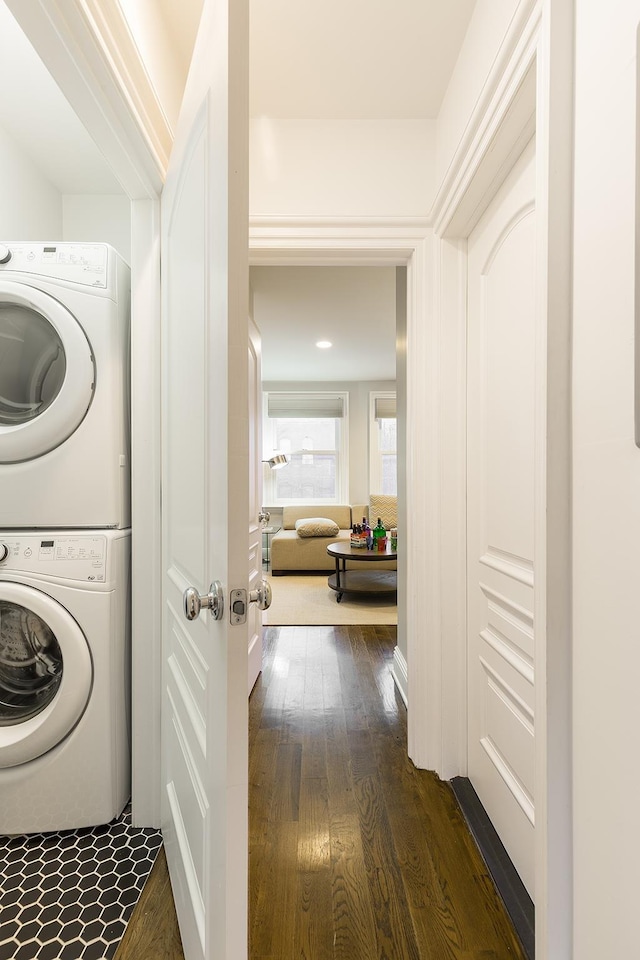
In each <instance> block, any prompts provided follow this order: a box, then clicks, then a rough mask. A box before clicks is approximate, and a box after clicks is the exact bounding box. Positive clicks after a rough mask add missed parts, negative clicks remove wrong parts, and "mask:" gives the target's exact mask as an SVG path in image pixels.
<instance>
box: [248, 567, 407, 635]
mask: <svg viewBox="0 0 640 960" xmlns="http://www.w3.org/2000/svg"><path fill="white" fill-rule="evenodd" d="M268 577H269V581H270V583H271V590H272V594H273V599H272V602H271V606H270V607H269V609H268V610H265V611H264V613H263V614H262V622H263V624H264V625H265V626H287V627H288V626H298V625H299V626H310V625H316V624H329V625H331V624H367V623H373V624H389V623H397V622H398V608H397V606H396V603H395V599H394V600H392V599H390V598H389V597H380V598H377V597H372V596H361V597H360V596H358V595H357V594H353V593H345V594H344V595H343V597H342V600H341V601H340V603H337V601H336V592H335V590H330V589H329V587H328V586H327V575H326V574H318V575H314V574H307V575H302V576H296V575H293V574H290V575H285V576H282V577H272V576H271V575H270V574H269V575H268Z"/></svg>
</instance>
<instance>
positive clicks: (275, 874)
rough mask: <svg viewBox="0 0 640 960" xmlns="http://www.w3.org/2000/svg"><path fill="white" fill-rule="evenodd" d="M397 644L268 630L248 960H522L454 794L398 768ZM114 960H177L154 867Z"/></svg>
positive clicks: (258, 720)
mask: <svg viewBox="0 0 640 960" xmlns="http://www.w3.org/2000/svg"><path fill="white" fill-rule="evenodd" d="M395 637H396V628H395V627H370V626H367V627H347V626H343V627H269V628H267V629H266V631H265V652H266V656H265V665H264V670H263V673H262V675H261V677H260V678H259V679H258V682H257V684H256V687H255V688H254V690H253V693H252V695H251V699H250V771H249V776H250V787H249V789H250V797H249V806H250V817H249V822H250V856H249V874H250V882H249V936H250V960H525V954H524V952H523V951H522V949H521V947H520V944H519V943H518V940H517V938H516V935H515V933H514V930H513V927H512V925H511V922H510V920H509V918H508V917H507V915H506V913H505V911H504V908H503V905H502V901H501V900H500V898H499V897H498V895H497V893H496V890H495V888H494V885H493V882H492V880H491V878H490V876H489V875H488V873H487V870H486V867H485V865H484V863H483V861H482V859H481V857H480V855H479V853H478V851H477V849H476V847H475V844H474V842H473V840H472V838H471V836H470V834H469V832H468V830H467V827H466V824H465V823H464V820H463V818H462V815H461V813H460V810H459V808H458V806H457V803H456V800H455V798H454V796H453V792H452V791H451V788H450V787H449V785H448V784H446V783H443V782H441V781H439V780H438V779H437V777H435V776H434V775H433V774H431V773H428V772H426V771H423V770H417V769H416V768H415V767H414V766H413V764H412V763H411V761H410V760H409V759H408V758H407V747H406V711H405V708H404V705H403V703H402V701H401V700H400V698H399V696H398V694H397V692H396V689H395V685H394V683H393V679H392V677H391V672H390V669H391V663H392V657H393V648H394V646H395V642H396V640H395ZM147 888H148V889H147ZM115 960H183V954H182V950H181V947H180V941H179V934H178V931H177V926H176V921H175V911H174V910H173V903H172V902H171V893H170V885H169V883H168V877H167V874H166V862H165V861H164V858H159V860H158V863H157V864H156V867H154V870H153V872H152V876H151V877H150V879H149V881H148V884H147V887H145V890H144V892H143V896H142V898H141V900H140V902H139V903H138V905H137V907H136V910H135V911H134V915H133V918H132V921H131V922H130V924H129V928H128V929H127V933H126V934H125V938H124V940H123V941H122V943H121V945H120V948H119V950H118V953H117V954H116V958H115ZM227 960H235V958H231V957H230V958H227Z"/></svg>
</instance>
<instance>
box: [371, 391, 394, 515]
mask: <svg viewBox="0 0 640 960" xmlns="http://www.w3.org/2000/svg"><path fill="white" fill-rule="evenodd" d="M369 493H382V494H387V495H389V496H396V495H397V493H398V455H397V419H396V395H395V393H370V394H369Z"/></svg>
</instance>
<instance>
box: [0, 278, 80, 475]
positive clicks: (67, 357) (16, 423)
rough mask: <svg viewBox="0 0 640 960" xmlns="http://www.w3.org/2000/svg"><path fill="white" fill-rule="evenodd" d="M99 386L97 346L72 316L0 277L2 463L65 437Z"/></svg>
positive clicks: (35, 292)
mask: <svg viewBox="0 0 640 960" xmlns="http://www.w3.org/2000/svg"><path fill="white" fill-rule="evenodd" d="M94 386H95V369H94V359H93V356H92V354H91V347H90V345H89V341H88V340H87V338H86V335H85V333H84V331H83V329H82V327H81V326H80V324H79V323H78V321H77V320H76V319H75V317H74V316H73V314H71V313H70V312H69V310H67V309H66V307H64V306H63V305H62V304H61V303H59V302H58V301H57V300H55V299H54V298H53V297H50V296H49V295H48V294H46V293H44V292H43V291H42V290H38V289H37V288H35V287H30V286H28V285H27V284H22V283H14V282H13V281H10V280H2V281H0V463H17V462H20V461H23V460H33V459H35V458H36V457H40V456H42V455H43V454H45V453H48V452H49V451H50V450H53V449H54V448H55V447H57V446H59V445H60V444H61V443H64V441H65V440H66V439H67V437H69V436H71V434H72V433H73V432H74V430H75V429H76V428H77V427H78V426H79V424H80V423H81V422H82V420H83V419H84V417H85V415H86V412H87V410H88V409H89V406H90V404H91V400H92V399H93V391H94Z"/></svg>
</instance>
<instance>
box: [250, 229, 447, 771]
mask: <svg viewBox="0 0 640 960" xmlns="http://www.w3.org/2000/svg"><path fill="white" fill-rule="evenodd" d="M431 247H432V241H431V229H430V226H429V224H428V223H427V222H426V221H421V220H418V219H415V220H413V219H405V220H380V221H376V222H374V223H372V222H371V220H367V221H366V222H358V221H356V220H353V219H348V220H342V221H335V222H331V221H327V220H312V219H310V220H304V221H303V220H301V219H300V218H295V219H293V220H290V221H289V220H287V219H286V218H279V219H264V218H251V220H250V227H249V262H250V264H251V265H260V266H285V265H288V266H291V265H294V266H303V265H305V266H309V265H312V266H332V265H336V264H340V265H341V266H345V265H349V266H405V267H406V268H407V424H408V425H410V424H416V423H420V424H422V430H423V435H425V436H426V437H429V440H428V441H427V442H426V443H425V444H424V445H423V446H421V447H418V446H417V445H412V447H411V458H410V461H409V463H408V464H407V489H406V492H405V497H404V504H403V509H404V510H406V516H407V517H409V518H410V519H411V518H419V519H418V520H417V521H416V522H415V523H414V521H413V519H411V531H410V535H408V536H407V537H406V539H405V543H404V544H402V546H404V548H405V550H404V552H403V550H402V549H401V550H400V551H399V555H398V569H399V571H400V576H402V577H404V578H405V579H406V583H407V604H406V609H401V608H399V609H398V636H399V639H400V640H403V641H404V643H402V642H401V643H400V644H399V645H398V647H396V651H395V657H394V675H395V679H396V683H397V684H398V686H399V688H400V692H401V694H402V696H403V697H404V699H405V701H407V700H408V698H409V695H410V694H409V691H410V688H411V685H412V682H413V678H415V679H416V683H415V687H416V689H422V684H421V683H420V682H419V678H421V677H424V676H425V675H426V676H428V677H429V678H430V679H431V681H432V682H431V683H429V695H428V696H422V695H420V696H416V697H415V699H414V700H413V701H412V702H411V708H410V710H409V730H408V735H409V754H410V756H411V758H412V759H413V761H414V762H415V764H416V765H417V766H420V767H429V768H432V769H439V768H440V739H441V737H440V730H441V712H440V707H439V702H440V697H439V693H440V684H439V683H438V682H437V681H436V677H437V676H438V668H437V664H436V663H434V662H433V660H432V659H431V658H432V655H433V653H434V650H435V647H436V646H437V643H436V644H434V645H427V644H422V643H415V642H413V640H414V638H416V637H422V636H424V634H425V632H426V633H427V634H428V635H429V636H430V637H437V636H438V635H439V621H438V618H439V564H438V550H439V543H438V538H437V536H432V535H431V531H435V530H437V527H438V521H437V501H438V465H437V459H436V458H434V457H427V456H426V451H427V449H429V448H431V449H435V446H436V444H437V433H438V424H437V419H438V384H437V376H438V364H437V356H438V354H437V340H436V336H437V331H436V330H435V329H434V325H433V324H430V323H422V322H421V318H423V317H425V316H427V315H428V311H427V310H426V309H425V307H426V304H427V301H428V298H429V291H430V286H431V277H430V263H431ZM418 527H420V529H422V530H423V533H424V535H423V536H420V534H419V529H418ZM418 584H419V585H420V586H419V589H418V588H417V587H416V585H418ZM412 585H413V588H412ZM402 647H404V649H406V650H407V657H406V659H405V657H404V655H403V654H402V653H401V649H402ZM436 653H437V651H436ZM434 681H435V682H434Z"/></svg>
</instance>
